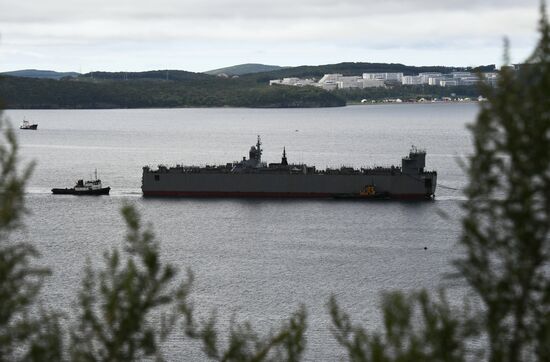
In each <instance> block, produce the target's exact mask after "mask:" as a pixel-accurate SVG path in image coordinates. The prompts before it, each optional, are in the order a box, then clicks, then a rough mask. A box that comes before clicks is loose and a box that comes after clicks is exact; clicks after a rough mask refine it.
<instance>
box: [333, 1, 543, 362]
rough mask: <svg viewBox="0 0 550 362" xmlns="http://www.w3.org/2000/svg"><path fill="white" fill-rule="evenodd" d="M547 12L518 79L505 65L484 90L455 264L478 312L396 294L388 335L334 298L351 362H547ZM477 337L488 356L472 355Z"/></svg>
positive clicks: (388, 307) (390, 299) (387, 315)
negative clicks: (355, 319) (356, 322)
mask: <svg viewBox="0 0 550 362" xmlns="http://www.w3.org/2000/svg"><path fill="white" fill-rule="evenodd" d="M541 14H542V18H541V23H540V32H541V40H540V42H539V44H538V46H537V48H536V50H535V52H534V54H533V56H532V57H530V58H529V59H528V61H527V62H526V64H524V65H523V66H522V67H521V68H520V69H519V70H518V71H515V70H513V69H512V68H511V67H505V68H504V69H503V70H502V72H501V77H500V81H499V85H498V87H497V88H491V87H488V86H482V94H483V95H484V96H485V97H486V98H487V99H488V101H487V102H485V103H483V105H482V108H481V112H480V114H479V116H478V119H477V122H476V123H475V124H473V125H472V126H471V131H472V134H473V141H474V155H473V156H472V157H471V158H470V160H469V163H468V164H467V167H466V170H467V172H468V175H469V179H470V183H469V185H468V187H467V188H466V190H465V193H466V195H467V196H468V200H467V201H466V202H465V203H464V209H465V211H466V216H465V217H464V219H463V233H462V238H461V241H460V242H461V245H462V246H463V247H464V249H465V256H464V257H462V258H461V259H459V260H458V261H457V262H456V265H457V267H458V270H459V272H460V275H461V276H462V277H463V278H464V279H465V280H466V282H467V284H468V285H469V287H470V288H471V289H472V290H473V292H474V300H476V301H477V300H479V301H480V302H481V306H480V307H479V309H478V311H477V312H476V313H472V314H470V313H465V312H463V313H460V314H459V313H457V312H456V311H451V310H450V308H449V307H448V305H447V303H446V302H445V300H444V299H442V300H441V301H437V302H433V301H430V298H429V297H428V295H427V294H426V293H425V292H421V293H420V294H413V295H411V296H405V295H403V294H401V293H395V294H391V295H389V296H386V297H385V299H384V303H383V314H384V321H385V323H384V333H381V332H372V333H369V332H367V331H366V330H365V329H363V328H362V327H358V326H353V324H352V323H351V322H350V320H349V317H348V316H347V315H346V314H345V313H343V312H341V311H340V309H339V308H338V306H337V305H336V302H335V301H334V300H332V301H331V303H330V311H331V315H332V319H333V325H334V331H335V335H336V338H337V339H338V341H339V342H340V343H341V344H342V345H343V346H344V347H345V348H346V350H347V351H348V354H349V356H350V359H351V360H354V361H416V360H422V361H464V360H476V361H477V360H488V361H495V362H496V361H510V362H512V361H548V360H550V274H549V270H550V98H548V95H549V94H550V26H549V24H548V21H547V18H546V12H545V8H544V6H542V9H541ZM506 58H507V56H506ZM505 60H506V61H507V59H505ZM415 313H420V315H419V316H418V317H417V318H413V315H414V314H415ZM475 336H477V338H480V337H483V339H484V340H486V344H485V345H483V347H482V351H481V352H484V353H481V354H478V353H477V352H478V351H475V350H473V348H470V349H469V348H468V343H470V342H469V339H470V338H471V337H475Z"/></svg>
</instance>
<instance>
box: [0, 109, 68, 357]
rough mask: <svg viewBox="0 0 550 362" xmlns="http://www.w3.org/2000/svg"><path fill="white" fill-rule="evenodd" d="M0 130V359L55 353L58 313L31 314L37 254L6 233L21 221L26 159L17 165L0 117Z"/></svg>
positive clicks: (39, 276) (38, 272) (37, 282)
mask: <svg viewBox="0 0 550 362" xmlns="http://www.w3.org/2000/svg"><path fill="white" fill-rule="evenodd" d="M0 130H1V131H2V136H1V137H2V138H3V139H2V140H1V141H0V361H16V360H33V361H39V360H42V358H44V357H47V358H48V359H59V357H60V355H61V351H62V340H61V338H60V337H59V336H60V334H59V331H60V326H59V323H58V316H57V315H54V314H51V313H49V312H46V311H42V312H41V313H40V314H39V315H38V316H36V314H37V313H36V311H37V310H38V309H39V306H37V305H36V298H37V296H38V293H39V291H40V286H41V284H42V282H43V278H44V276H46V275H47V274H48V270H47V269H42V268H37V267H34V266H33V265H32V262H33V260H34V259H36V258H37V256H38V252H37V251H36V249H35V248H34V247H33V246H31V245H30V244H28V243H23V242H15V241H13V240H10V238H9V236H10V232H11V231H13V230H14V229H17V228H19V227H21V216H22V215H23V214H24V212H25V209H24V205H23V190H24V187H25V182H26V180H27V179H28V177H29V175H30V173H31V171H32V165H30V166H28V167H27V168H25V169H23V170H22V171H19V170H18V169H17V163H18V158H17V142H16V139H15V134H14V132H13V130H12V129H11V128H10V127H9V126H7V125H6V124H5V123H4V121H3V120H2V119H0ZM33 311H34V312H35V313H33Z"/></svg>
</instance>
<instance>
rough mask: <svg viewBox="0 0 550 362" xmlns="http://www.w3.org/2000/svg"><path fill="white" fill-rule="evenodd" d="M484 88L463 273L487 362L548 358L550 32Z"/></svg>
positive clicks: (461, 266)
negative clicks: (476, 301)
mask: <svg viewBox="0 0 550 362" xmlns="http://www.w3.org/2000/svg"><path fill="white" fill-rule="evenodd" d="M542 14H543V16H542V19H541V23H540V32H541V35H542V37H541V40H540V43H539V45H538V47H537V49H536V51H535V53H534V54H533V56H532V57H531V58H529V59H528V61H527V63H526V64H525V65H524V66H522V67H521V68H520V70H518V71H514V70H513V69H511V68H509V67H508V68H505V69H503V71H502V73H501V78H500V82H499V86H498V87H497V88H496V89H490V88H486V89H484V94H485V96H486V97H487V98H488V102H486V103H484V104H483V106H482V108H481V112H480V114H479V117H478V120H477V122H476V123H475V124H474V125H473V126H472V127H471V130H472V133H473V136H474V156H473V157H472V158H471V159H470V162H469V165H468V173H469V176H470V180H471V182H470V184H469V185H468V187H467V189H466V195H467V196H468V201H467V202H466V203H465V205H464V208H465V210H466V217H465V218H464V220H463V235H462V240H461V243H462V244H463V245H464V247H465V248H466V251H467V254H466V256H465V257H464V258H462V259H461V260H459V261H458V263H457V265H458V267H459V270H460V272H461V274H462V275H463V276H464V277H465V278H466V280H467V281H468V283H469V285H470V286H471V287H472V288H473V289H474V291H475V292H476V293H477V295H479V297H480V298H481V300H482V302H483V309H484V312H483V314H482V315H481V317H482V318H483V320H484V322H485V325H486V331H485V332H486V333H487V336H488V340H489V353H490V357H489V360H491V361H519V360H524V361H527V360H549V359H550V277H549V274H548V270H549V269H550V99H549V98H548V95H549V94H550V32H549V25H548V21H547V19H546V16H545V12H544V9H543V10H542Z"/></svg>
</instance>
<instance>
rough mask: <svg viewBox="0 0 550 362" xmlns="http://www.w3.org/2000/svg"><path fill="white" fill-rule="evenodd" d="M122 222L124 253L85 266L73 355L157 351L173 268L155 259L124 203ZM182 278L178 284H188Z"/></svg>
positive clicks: (148, 235) (155, 249) (116, 356)
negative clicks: (125, 231)
mask: <svg viewBox="0 0 550 362" xmlns="http://www.w3.org/2000/svg"><path fill="white" fill-rule="evenodd" d="M122 214H123V216H124V219H125V220H126V225H127V227H128V234H127V240H126V241H127V245H126V250H125V252H126V253H125V254H124V255H123V254H122V253H120V252H119V251H118V250H116V249H114V250H112V251H111V252H108V253H106V254H105V257H104V258H105V269H103V270H100V271H94V270H93V269H92V267H91V266H88V267H87V269H86V276H85V278H84V280H83V283H82V290H81V291H80V294H79V309H80V310H79V312H78V318H77V320H78V325H77V326H76V327H74V328H73V330H72V333H71V337H72V343H71V358H72V359H73V360H74V361H135V360H138V359H142V358H144V357H150V356H156V357H160V350H159V342H161V341H162V340H163V339H164V338H165V337H166V335H167V334H168V332H169V331H170V328H171V325H172V323H170V318H168V323H161V322H159V321H166V320H167V319H166V318H163V316H161V315H158V314H157V315H156V317H157V321H156V322H154V321H153V318H154V317H155V315H154V313H155V312H157V313H158V311H159V308H160V307H163V306H169V305H171V304H172V303H174V302H175V301H176V298H177V295H178V290H177V289H175V288H174V287H172V281H173V280H174V277H175V274H176V270H175V269H174V268H173V267H172V266H171V265H163V264H162V263H161V261H160V260H159V246H158V243H157V242H156V241H155V240H154V236H153V233H152V232H151V231H150V230H149V229H145V230H142V227H141V223H140V219H139V216H138V214H137V213H136V211H135V210H134V209H133V208H131V207H129V206H126V207H124V208H123V209H122ZM188 283H189V282H183V284H182V285H181V286H180V287H179V288H180V289H181V290H186V289H188Z"/></svg>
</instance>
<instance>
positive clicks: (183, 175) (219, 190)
mask: <svg viewBox="0 0 550 362" xmlns="http://www.w3.org/2000/svg"><path fill="white" fill-rule="evenodd" d="M261 145H262V143H261V142H260V137H259V136H258V141H257V143H256V145H255V146H252V147H251V148H250V151H249V154H248V159H247V158H246V157H243V159H242V161H238V162H231V163H227V164H225V165H216V166H205V167H199V166H183V165H176V166H174V167H166V166H163V165H159V166H158V167H157V168H156V169H153V168H150V167H149V166H145V167H143V178H142V185H141V189H142V192H143V195H144V196H169V197H276V198H361V199H363V198H364V199H432V198H433V197H434V195H435V188H436V183H437V172H435V171H425V170H424V167H425V162H426V161H425V160H426V151H424V150H419V149H416V148H414V147H413V148H412V149H411V151H410V152H409V154H408V155H407V156H405V157H403V158H402V160H401V166H400V167H399V166H391V167H372V168H360V169H356V168H351V167H341V168H338V169H331V168H327V169H324V170H317V169H316V168H315V166H308V165H305V164H290V163H288V161H287V157H286V150H285V149H284V148H283V155H282V159H281V162H280V163H270V164H266V163H265V162H262V148H261Z"/></svg>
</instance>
